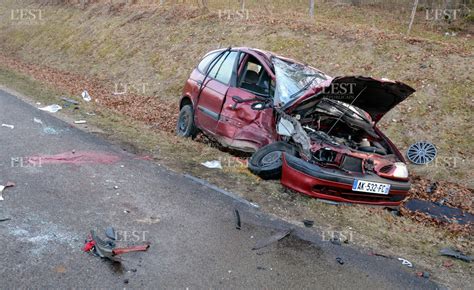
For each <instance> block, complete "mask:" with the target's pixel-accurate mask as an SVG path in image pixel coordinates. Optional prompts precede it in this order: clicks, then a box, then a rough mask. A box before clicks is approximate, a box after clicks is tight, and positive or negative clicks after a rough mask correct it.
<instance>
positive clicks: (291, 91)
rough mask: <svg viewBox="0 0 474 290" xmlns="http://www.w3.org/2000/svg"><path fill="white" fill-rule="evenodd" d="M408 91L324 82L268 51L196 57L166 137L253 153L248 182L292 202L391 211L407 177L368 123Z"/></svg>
mask: <svg viewBox="0 0 474 290" xmlns="http://www.w3.org/2000/svg"><path fill="white" fill-rule="evenodd" d="M413 92H415V90H414V89H413V88H411V87H409V86H408V85H406V84H403V83H401V82H394V81H390V80H384V79H382V80H379V79H374V78H369V77H360V76H346V77H336V78H333V77H330V76H328V75H326V74H325V73H323V72H321V71H319V70H317V69H315V68H313V67H311V66H308V65H305V64H302V63H299V62H297V61H294V60H291V59H288V58H284V57H281V56H277V55H275V54H273V53H270V52H266V51H262V50H258V49H251V48H227V49H221V50H216V51H212V52H210V53H208V54H206V55H205V56H204V58H203V59H202V60H201V62H200V63H199V65H198V66H197V67H196V68H195V69H194V70H193V72H192V73H191V76H190V77H189V79H188V80H187V81H186V85H185V87H184V90H183V97H182V98H181V100H180V105H179V108H180V113H179V118H178V124H177V128H176V131H177V134H178V135H179V136H183V137H195V136H196V135H197V133H198V132H199V131H201V132H203V133H204V134H206V135H207V136H209V137H211V138H213V139H215V140H217V141H218V142H219V143H220V144H222V145H223V146H225V147H229V148H232V149H236V150H240V151H244V152H253V155H252V157H251V158H250V160H249V169H250V170H251V171H252V172H253V173H255V174H257V175H259V176H260V177H262V178H264V179H275V178H276V179H278V178H279V179H281V183H282V184H283V185H284V186H286V187H288V188H291V189H293V190H296V191H299V192H301V193H304V194H307V195H310V196H313V197H316V198H322V199H326V200H332V201H336V202H355V203H365V204H374V205H384V206H397V205H399V204H400V202H401V201H403V200H404V198H405V197H406V195H407V193H408V191H409V189H410V182H409V178H408V170H407V167H406V164H405V161H404V158H403V156H402V154H401V153H400V152H399V151H398V150H397V148H396V147H395V146H394V144H393V143H392V142H391V141H390V140H389V139H388V138H387V137H386V136H385V135H384V134H383V133H382V132H381V131H380V130H379V129H378V128H377V126H376V124H377V122H378V121H379V120H380V119H381V118H382V117H383V116H384V115H385V113H387V112H388V111H389V110H391V109H392V108H393V107H395V106H396V105H397V104H398V103H400V102H402V101H403V100H405V99H406V98H407V97H408V96H410V95H411V94H413Z"/></svg>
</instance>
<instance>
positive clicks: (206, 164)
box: [201, 160, 222, 169]
mask: <svg viewBox="0 0 474 290" xmlns="http://www.w3.org/2000/svg"><path fill="white" fill-rule="evenodd" d="M201 165H202V166H204V167H207V168H210V169H222V164H221V162H220V161H219V160H212V161H206V162H203V163H201Z"/></svg>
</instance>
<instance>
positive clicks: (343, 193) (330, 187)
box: [281, 154, 410, 206]
mask: <svg viewBox="0 0 474 290" xmlns="http://www.w3.org/2000/svg"><path fill="white" fill-rule="evenodd" d="M355 179H362V180H366V181H372V182H378V183H385V184H390V192H389V194H388V195H381V194H372V193H364V192H357V191H353V190H352V185H353V183H354V180H355ZM281 183H282V184H283V185H284V186H286V187H288V188H291V189H293V190H295V191H298V192H301V193H304V194H307V195H309V196H312V197H316V198H321V199H326V200H331V201H335V202H349V203H362V204H371V205H381V206H398V205H400V203H401V202H402V201H403V200H404V199H405V197H406V196H407V195H408V191H409V190H410V182H408V181H407V182H403V181H395V180H390V179H386V178H382V177H380V176H378V175H376V174H349V173H346V172H343V171H340V170H337V169H327V168H323V167H320V166H317V165H314V164H311V163H308V162H306V161H304V160H302V159H300V158H297V157H294V156H291V155H288V154H284V155H283V168H282V178H281Z"/></svg>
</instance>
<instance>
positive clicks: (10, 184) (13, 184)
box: [0, 181, 16, 201]
mask: <svg viewBox="0 0 474 290" xmlns="http://www.w3.org/2000/svg"><path fill="white" fill-rule="evenodd" d="M15 185H16V184H15V183H14V182H11V181H8V182H7V183H6V184H5V185H0V201H2V200H4V198H3V190H4V189H5V188H7V187H13V186H15Z"/></svg>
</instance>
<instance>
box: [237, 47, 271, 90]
mask: <svg viewBox="0 0 474 290" xmlns="http://www.w3.org/2000/svg"><path fill="white" fill-rule="evenodd" d="M238 85H239V87H240V88H242V89H245V90H247V91H250V92H252V93H255V94H256V95H260V96H269V95H270V77H269V75H268V73H267V71H266V70H265V69H264V68H263V66H262V65H261V64H260V63H259V62H258V61H257V60H256V59H255V58H254V57H252V56H249V58H248V60H247V62H246V63H245V65H244V69H243V71H242V74H241V77H240V80H239V84H238Z"/></svg>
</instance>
